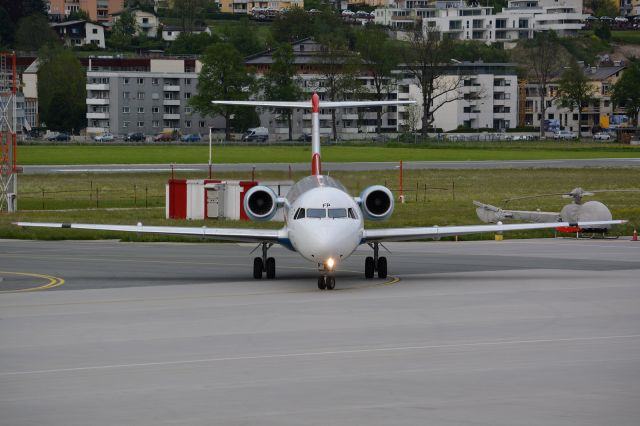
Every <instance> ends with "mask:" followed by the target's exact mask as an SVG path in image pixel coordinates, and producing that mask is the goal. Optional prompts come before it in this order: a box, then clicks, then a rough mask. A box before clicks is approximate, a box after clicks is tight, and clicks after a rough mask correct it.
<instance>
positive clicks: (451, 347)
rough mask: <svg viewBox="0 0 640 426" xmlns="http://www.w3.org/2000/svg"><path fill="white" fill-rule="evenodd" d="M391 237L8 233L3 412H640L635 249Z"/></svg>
mask: <svg viewBox="0 0 640 426" xmlns="http://www.w3.org/2000/svg"><path fill="white" fill-rule="evenodd" d="M388 247H389V249H390V250H391V252H392V253H391V254H387V256H388V257H389V271H390V274H391V275H392V277H390V278H389V279H387V280H380V279H376V280H372V281H366V280H364V279H363V273H362V269H363V263H364V257H365V256H366V255H369V254H370V249H368V248H366V247H364V248H362V249H361V250H358V251H357V252H356V253H355V254H354V256H352V257H351V258H350V259H349V260H348V261H347V262H346V263H345V264H344V265H342V266H341V270H340V272H339V273H338V277H337V289H336V290H334V291H319V290H317V288H316V282H315V281H316V280H315V277H316V272H315V271H314V270H313V268H312V267H311V266H310V265H309V264H307V263H305V262H304V261H303V260H301V259H300V258H299V257H298V256H297V255H296V254H295V253H291V252H287V251H284V250H282V249H279V248H274V249H271V250H272V254H273V255H274V256H275V257H276V258H277V261H278V277H279V279H277V280H257V281H256V280H253V279H250V278H249V277H250V275H251V270H250V266H251V255H250V254H249V252H250V250H251V249H252V248H253V247H252V246H251V245H244V244H205V243H203V244H169V243H156V244H151V243H146V244H145V243H119V242H117V241H98V242H88V241H64V242H38V241H7V240H5V241H0V252H1V254H2V255H1V256H0V277H1V278H2V281H0V289H2V291H3V293H0V413H2V414H1V415H0V425H7V426H9V425H10V426H21V425H36V424H37V425H45V424H46V425H48V426H55V425H61V426H62V425H64V426H70V425H89V424H90V425H94V426H100V425H114V424H123V425H124V424H135V425H169V424H180V425H326V424H348V425H389V424H393V425H416V424H436V425H470V424H473V425H491V426H495V425H556V426H562V425H580V426H586V425H594V426H595V425H597V426H602V425H605V424H606V425H609V424H610V425H617V426H624V425H629V426H631V425H633V426H635V425H637V424H638V418H640V405H639V404H638V395H640V310H639V309H638V306H640V280H638V276H639V275H640V262H639V260H640V244H638V243H634V242H631V241H628V240H600V241H597V240H580V241H578V240H573V239H566V240H564V239H557V240H554V239H548V240H547V239H544V240H520V241H518V240H505V241H502V242H495V241H476V242H468V243H455V242H432V243H398V244H389V246H388ZM38 288H40V290H38ZM43 288H48V289H43ZM16 290H30V291H25V292H15V291H16ZM12 291H13V292H12Z"/></svg>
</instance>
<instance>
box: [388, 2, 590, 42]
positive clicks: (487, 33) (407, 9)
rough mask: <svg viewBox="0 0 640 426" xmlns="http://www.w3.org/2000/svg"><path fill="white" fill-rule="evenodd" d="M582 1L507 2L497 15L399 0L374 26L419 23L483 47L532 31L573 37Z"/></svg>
mask: <svg viewBox="0 0 640 426" xmlns="http://www.w3.org/2000/svg"><path fill="white" fill-rule="evenodd" d="M586 16H587V15H583V14H582V0H510V1H509V2H508V6H507V7H506V8H504V9H503V10H502V11H501V12H500V13H497V14H494V13H493V7H489V6H481V5H480V3H466V2H464V1H460V0H452V1H448V0H447V1H437V2H435V3H429V2H427V1H424V0H402V1H400V2H398V3H393V4H392V7H386V8H380V9H376V11H375V22H376V23H377V24H381V25H385V26H389V27H392V28H395V29H398V30H402V29H405V28H410V27H412V26H413V25H414V24H415V23H417V22H422V24H423V26H424V28H429V29H433V30H437V31H438V32H440V34H441V37H442V38H445V37H446V38H450V39H454V40H476V41H480V42H484V43H487V44H489V43H495V42H504V43H510V42H515V41H517V40H519V39H527V38H532V37H533V33H534V32H536V31H548V30H553V31H555V32H557V33H558V34H559V35H560V36H570V35H575V34H576V33H577V32H578V30H580V29H582V27H583V26H584V20H585V18H586Z"/></svg>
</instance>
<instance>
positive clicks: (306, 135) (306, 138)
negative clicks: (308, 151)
mask: <svg viewBox="0 0 640 426" xmlns="http://www.w3.org/2000/svg"><path fill="white" fill-rule="evenodd" d="M297 141H298V142H311V134H309V133H303V134H301V135H300V137H299V138H298V139H297Z"/></svg>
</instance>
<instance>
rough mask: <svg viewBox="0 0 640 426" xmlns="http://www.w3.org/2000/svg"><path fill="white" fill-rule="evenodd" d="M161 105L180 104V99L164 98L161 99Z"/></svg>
mask: <svg viewBox="0 0 640 426" xmlns="http://www.w3.org/2000/svg"><path fill="white" fill-rule="evenodd" d="M162 105H166V106H180V99H165V100H163V101H162Z"/></svg>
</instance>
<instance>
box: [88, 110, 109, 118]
mask: <svg viewBox="0 0 640 426" xmlns="http://www.w3.org/2000/svg"><path fill="white" fill-rule="evenodd" d="M87 119H89V120H91V119H94V120H108V119H109V113H108V112H88V113H87Z"/></svg>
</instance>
